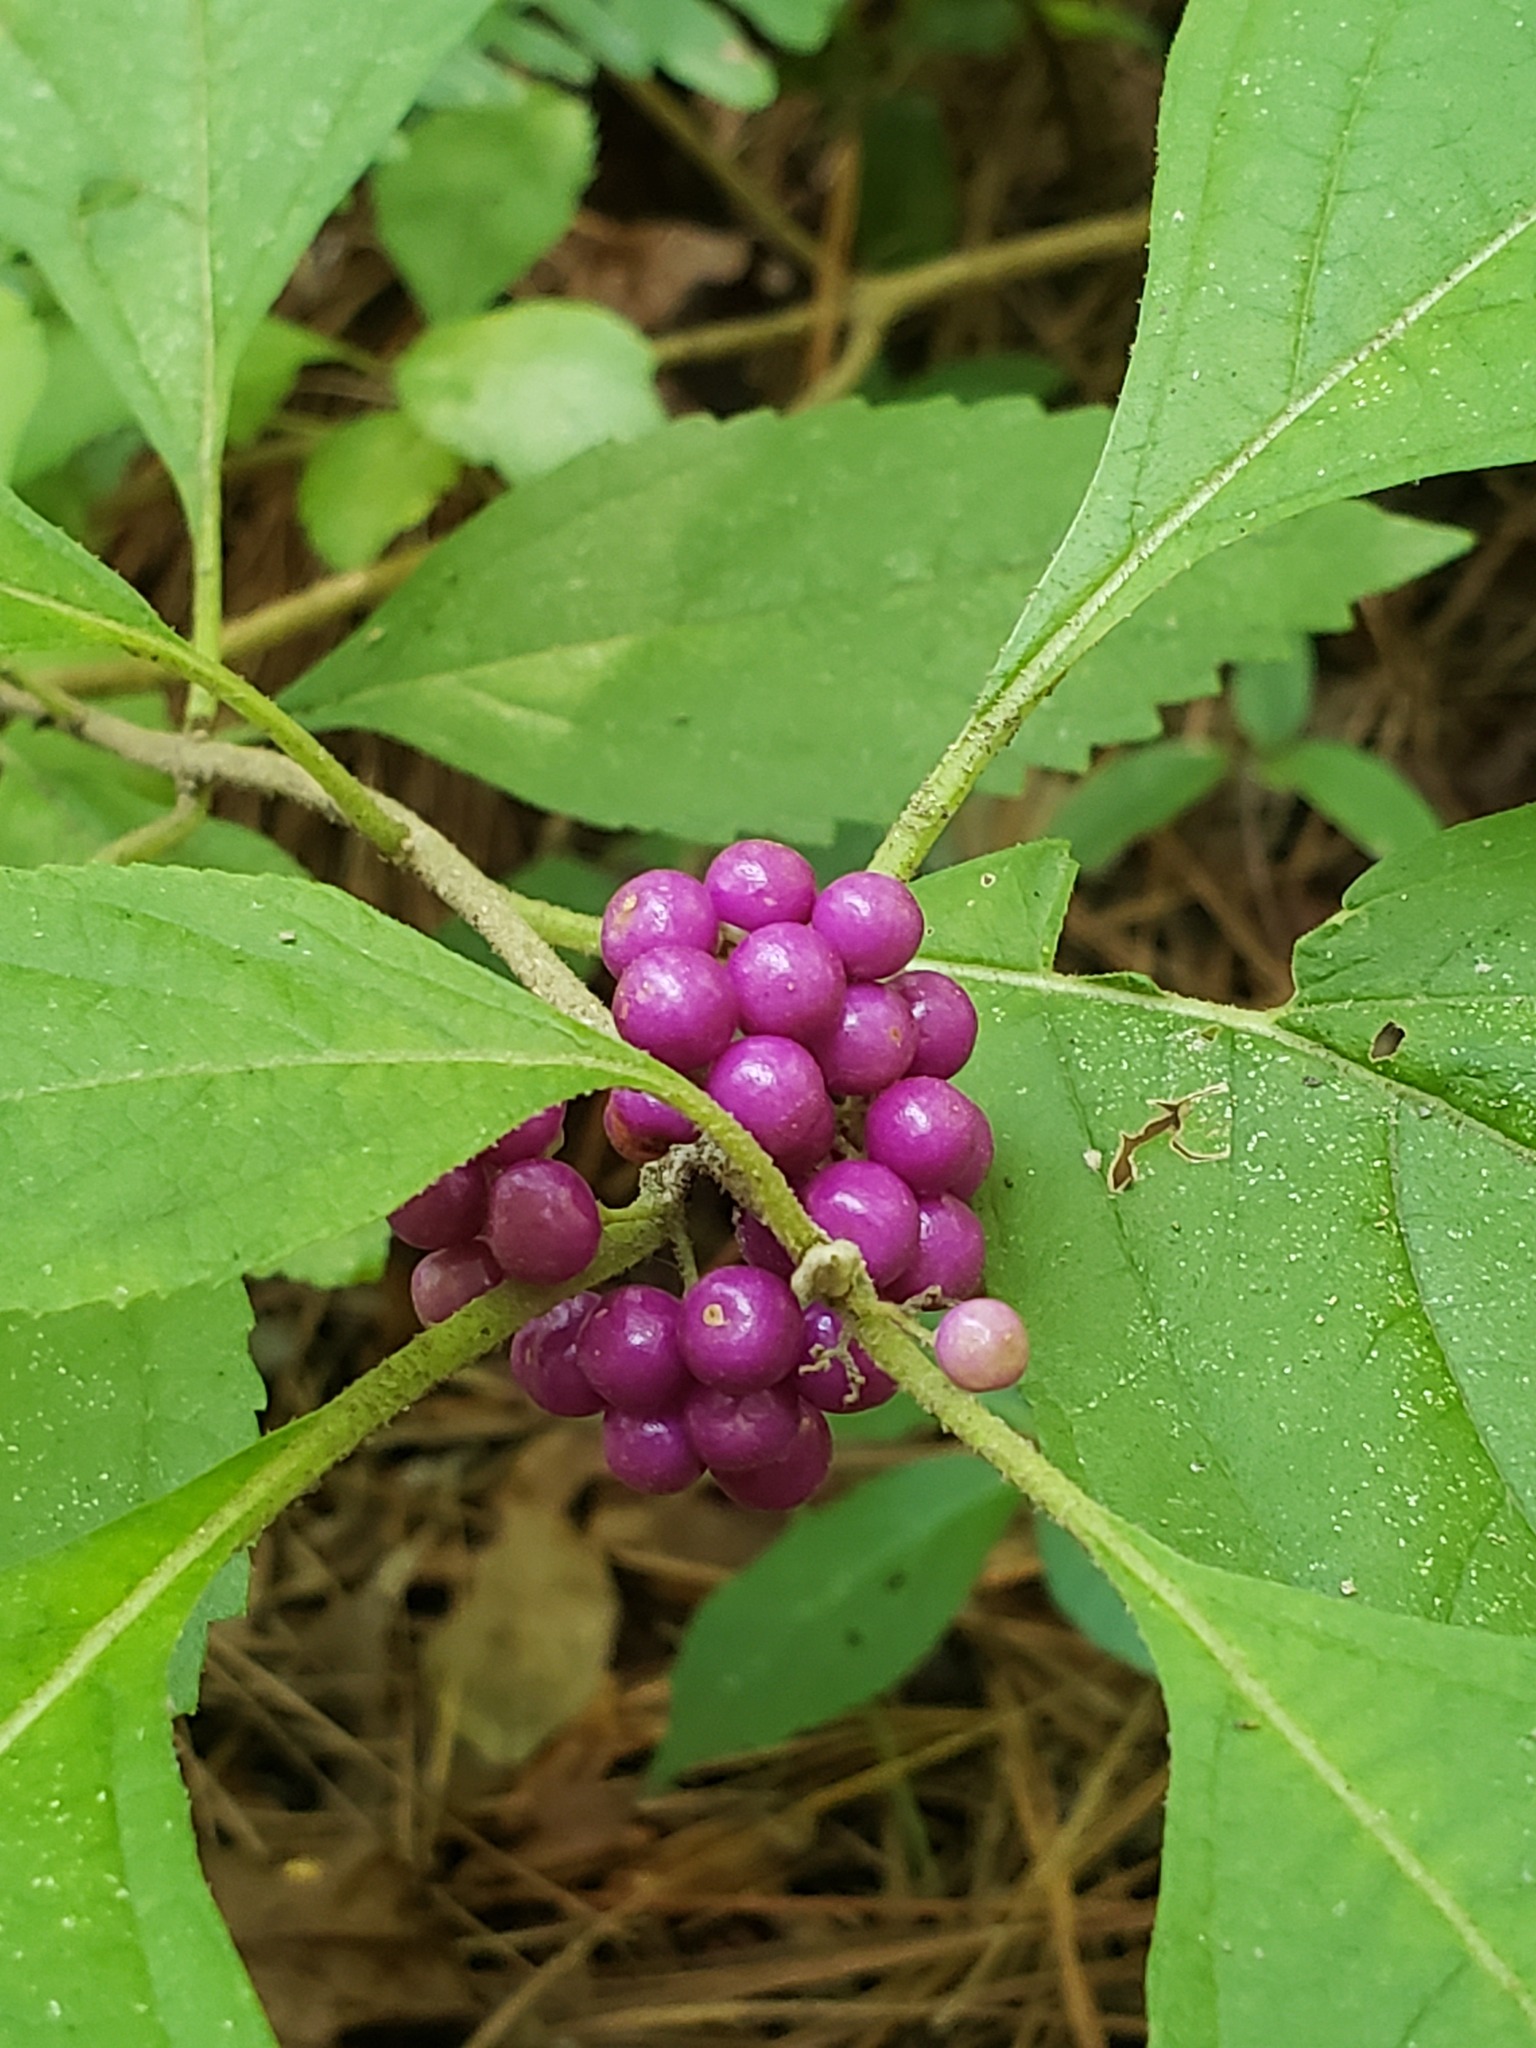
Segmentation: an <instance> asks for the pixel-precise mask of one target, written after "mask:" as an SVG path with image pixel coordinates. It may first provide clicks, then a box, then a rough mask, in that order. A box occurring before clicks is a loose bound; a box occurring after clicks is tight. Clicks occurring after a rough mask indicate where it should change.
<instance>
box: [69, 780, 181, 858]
mask: <svg viewBox="0 0 1536 2048" xmlns="http://www.w3.org/2000/svg"><path fill="white" fill-rule="evenodd" d="M207 815H208V799H207V796H206V795H194V794H193V793H192V792H191V791H190V790H182V791H181V792H180V793H179V794H178V795H177V798H176V801H175V803H174V804H172V806H171V808H170V809H169V810H168V811H162V812H161V814H160V816H159V817H158V818H151V819H150V820H149V822H148V823H147V824H144V825H136V826H135V827H134V828H133V830H132V831H131V832H124V833H123V834H122V835H121V837H119V838H117V839H114V840H112V841H111V842H110V844H109V845H106V846H101V847H98V848H97V850H96V851H95V853H93V854H92V855H91V859H92V861H93V862H98V863H100V864H101V865H103V866H112V867H127V866H129V864H130V863H131V862H133V861H136V860H159V859H160V858H161V857H162V856H163V855H165V854H167V853H174V852H175V850H176V848H177V847H178V846H180V845H181V844H182V842H183V840H186V839H190V838H191V836H192V834H193V833H194V832H195V831H196V830H197V828H198V826H199V825H201V824H202V822H203V820H204V819H205V818H206V817H207Z"/></svg>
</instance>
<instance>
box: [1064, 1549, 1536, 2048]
mask: <svg viewBox="0 0 1536 2048" xmlns="http://www.w3.org/2000/svg"><path fill="white" fill-rule="evenodd" d="M1085 1519H1087V1520H1091V1521H1092V1522H1093V1523H1094V1524H1095V1525H1096V1527H1095V1534H1096V1535H1097V1536H1098V1537H1099V1538H1100V1546H1099V1547H1100V1550H1101V1555H1102V1557H1103V1560H1104V1562H1105V1564H1106V1566H1107V1568H1108V1569H1109V1570H1110V1572H1111V1573H1112V1575H1113V1576H1114V1578H1115V1579H1116V1581H1117V1583H1118V1584H1119V1586H1120V1588H1121V1590H1122V1591H1123V1592H1124V1594H1125V1596H1126V1598H1127V1599H1128V1600H1129V1601H1130V1603H1131V1605H1132V1606H1133V1608H1134V1609H1135V1612H1136V1618H1137V1620H1138V1622H1139V1623H1140V1626H1141V1629H1142V1631H1143V1633H1144V1635H1145V1636H1146V1638H1147V1641H1148V1643H1149V1645H1150V1647H1151V1650H1152V1653H1153V1656H1154V1657H1155V1659H1156V1662H1157V1669H1158V1675H1159V1677H1160V1678H1161V1679H1162V1682H1163V1688H1164V1692H1165V1695H1166V1697H1167V1702H1168V1709H1169V1718H1170V1721H1171V1724H1172V1732H1171V1748H1172V1752H1173V1777H1172V1783H1171V1786H1170V1790H1169V1800H1168V1822H1167V1830H1166V1837H1165V1843H1164V1852H1163V1867H1162V1882H1161V1892H1160V1898H1159V1904H1158V1917H1157V1932H1156V1937H1155V1939H1154V1942H1153V1950H1152V1966H1151V1972H1150V1981H1149V1995H1150V2006H1151V2022H1152V2033H1153V2038H1154V2039H1162V2040H1167V2041H1170V2042H1178V2043H1180V2044H1183V2043H1190V2044H1194V2043H1201V2044H1204V2043H1215V2042H1217V2041H1219V2042H1220V2044H1221V2048H1274V2044H1275V2042H1276V2039H1277V2031H1276V2029H1277V2015H1283V2036H1284V2038H1285V2039H1286V2040H1295V2041H1297V2042H1302V2041H1304V2042H1306V2044H1307V2048H1405V2044H1407V2043H1410V2042H1411V2043H1414V2044H1418V2048H1439V2044H1445V2048H1451V2044H1461V2043H1464V2042H1473V2041H1475V2042H1477V2043H1478V2044H1479V2048H1522V2044H1524V2043H1526V2042H1528V2041H1529V2040H1530V2039H1531V2036H1532V2032H1533V2029H1536V1922H1533V1919H1532V1916H1531V1912H1530V1907H1529V1894H1530V1885H1531V1882H1532V1879H1531V1871H1532V1867H1533V1859H1536V1820H1533V1817H1532V1809H1531V1801H1530V1780H1531V1747H1532V1735H1531V1698H1532V1692H1533V1688H1536V1645H1533V1644H1532V1643H1531V1642H1530V1641H1529V1640H1523V1639H1512V1638H1510V1637H1508V1636H1499V1635H1494V1634H1490V1633H1487V1632H1485V1631H1482V1630H1477V1629H1448V1628H1444V1627H1440V1626H1436V1625H1435V1624H1433V1623H1430V1622H1426V1621H1422V1620H1410V1619H1406V1618H1403V1617H1400V1616H1396V1615H1383V1614H1374V1613H1372V1612H1370V1611H1369V1610H1368V1609H1366V1608H1363V1607H1361V1606H1359V1605H1358V1604H1356V1603H1353V1602H1350V1601H1347V1600H1338V1599H1332V1600H1330V1599H1323V1598H1320V1597H1319V1596H1317V1595H1315V1594H1303V1593H1298V1592H1295V1591H1292V1590H1290V1589H1289V1588H1286V1587H1281V1586H1273V1585H1266V1584H1262V1583H1260V1582H1258V1581H1255V1580H1253V1579H1249V1578H1239V1577H1236V1576H1233V1575H1231V1574H1229V1573H1226V1572H1220V1571H1215V1570H1212V1569H1210V1568H1208V1567H1203V1566H1200V1565H1197V1564H1193V1563H1191V1562H1190V1561H1189V1560H1188V1559H1186V1558H1182V1557H1179V1556H1176V1555H1175V1554H1174V1553H1172V1552H1171V1551H1168V1550H1165V1549H1164V1548H1163V1547H1162V1546H1161V1545H1159V1544H1157V1543H1155V1542H1154V1541H1152V1540H1151V1539H1149V1538H1148V1537H1147V1536H1146V1535H1145V1534H1143V1533H1142V1532H1141V1531H1139V1530H1132V1529H1128V1528H1126V1527H1125V1526H1124V1525H1123V1524H1121V1525H1117V1524H1115V1523H1114V1522H1113V1521H1112V1520H1109V1519H1108V1518H1101V1517H1100V1515H1099V1513H1098V1512H1097V1511H1096V1510H1091V1509H1089V1510H1086V1513H1085Z"/></svg>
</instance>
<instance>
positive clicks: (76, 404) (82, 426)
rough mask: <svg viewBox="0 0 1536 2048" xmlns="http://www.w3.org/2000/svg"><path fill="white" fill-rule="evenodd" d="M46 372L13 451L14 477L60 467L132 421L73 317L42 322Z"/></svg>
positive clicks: (27, 477) (18, 479)
mask: <svg viewBox="0 0 1536 2048" xmlns="http://www.w3.org/2000/svg"><path fill="white" fill-rule="evenodd" d="M43 332H44V334H45V336H46V338H47V344H48V373H47V376H46V377H45V378H44V380H43V390H42V396H41V397H40V398H39V399H38V401H37V404H36V406H35V407H34V408H33V411H32V414H31V416H30V418H29V419H28V421H27V424H26V428H25V431H24V432H23V434H22V437H21V445H20V447H19V448H18V449H17V451H16V466H15V471H14V477H15V481H16V482H17V483H18V484H25V483H28V482H30V481H31V479H32V478H34V477H38V476H42V475H44V474H46V473H47V472H48V471H49V470H53V469H58V468H60V467H62V465H63V464H64V463H66V462H68V461H69V459H70V458H71V456H74V455H78V454H79V452H80V451H81V449H82V448H85V447H88V446H89V444H90V443H91V442H92V441H99V440H101V439H102V438H103V437H104V436H105V435H107V434H115V433H117V432H119V430H120V429H122V428H124V427H131V426H132V425H133V411H132V408H131V407H130V406H129V404H128V402H127V400H126V399H125V398H124V397H123V395H122V393H121V392H120V391H119V390H118V388H117V386H116V385H115V384H114V383H113V382H112V379H111V378H110V377H109V376H108V375H107V373H106V371H105V370H104V369H103V368H102V366H101V359H100V357H99V356H98V355H97V354H96V352H95V350H94V349H93V348H92V347H91V345H90V343H89V342H88V341H87V340H86V338H85V336H84V335H83V334H82V333H81V332H80V330H79V328H78V327H76V326H75V324H74V322H73V321H72V320H67V319H65V318H64V317H63V316H62V315H55V316H54V317H53V318H52V319H50V320H46V321H44V323H43Z"/></svg>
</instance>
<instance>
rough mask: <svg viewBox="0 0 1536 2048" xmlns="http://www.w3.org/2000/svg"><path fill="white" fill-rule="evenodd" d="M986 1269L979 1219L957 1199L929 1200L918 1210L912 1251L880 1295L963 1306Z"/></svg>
mask: <svg viewBox="0 0 1536 2048" xmlns="http://www.w3.org/2000/svg"><path fill="white" fill-rule="evenodd" d="M986 1263H987V1234H986V1232H985V1231H984V1230H983V1229H982V1227H981V1219H980V1218H979V1217H978V1216H976V1215H974V1214H973V1213H972V1211H971V1210H969V1209H967V1207H966V1206H965V1204H964V1202H962V1201H961V1200H960V1199H959V1197H958V1196H956V1195H929V1196H927V1197H926V1198H925V1199H924V1200H923V1201H921V1202H919V1203H918V1205H917V1250H916V1252H915V1253H914V1255H913V1257H912V1261H911V1263H910V1264H909V1265H908V1266H906V1267H905V1268H904V1269H903V1270H902V1271H901V1272H900V1273H898V1274H897V1275H896V1278H895V1279H894V1280H893V1281H892V1282H891V1284H890V1286H889V1287H888V1288H887V1289H886V1290H885V1292H886V1294H887V1295H888V1297H889V1299H890V1300H892V1301H918V1300H921V1301H923V1302H924V1305H925V1306H937V1305H938V1304H939V1303H941V1302H946V1301H964V1300H965V1299H966V1297H967V1296H968V1295H972V1294H974V1293H975V1292H976V1290H977V1288H978V1287H979V1286H980V1285H981V1275H982V1269H983V1267H984V1266H985V1265H986Z"/></svg>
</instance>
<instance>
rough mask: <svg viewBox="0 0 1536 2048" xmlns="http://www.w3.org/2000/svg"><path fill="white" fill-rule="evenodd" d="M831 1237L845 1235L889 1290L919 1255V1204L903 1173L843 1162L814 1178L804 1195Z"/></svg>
mask: <svg viewBox="0 0 1536 2048" xmlns="http://www.w3.org/2000/svg"><path fill="white" fill-rule="evenodd" d="M800 1199H801V1201H802V1202H803V1203H804V1205H805V1213H806V1214H807V1215H808V1216H809V1217H810V1219H811V1221H812V1222H813V1223H815V1224H817V1225H819V1227H820V1228H821V1229H822V1230H824V1231H825V1232H826V1233H827V1235H828V1237H846V1238H849V1239H850V1240H851V1241H852V1242H853V1243H854V1244H856V1245H857V1246H858V1248H859V1250H860V1251H861V1252H862V1253H863V1254H864V1263H865V1265H866V1266H868V1268H869V1277H870V1279H871V1280H873V1281H874V1283H875V1285H876V1287H884V1286H886V1285H887V1284H888V1283H889V1282H890V1281H892V1280H894V1279H895V1278H896V1275H897V1274H898V1273H899V1272H901V1271H902V1269H903V1268H904V1267H905V1266H908V1265H910V1264H911V1262H912V1258H913V1255H914V1254H915V1253H916V1251H917V1200H916V1197H915V1196H914V1195H913V1193H912V1190H911V1189H910V1188H909V1187H908V1186H907V1184H906V1182H905V1181H904V1180H902V1178H901V1177H900V1175H899V1174H895V1173H892V1172H891V1170H890V1168H889V1167H886V1166H880V1165H878V1164H876V1163H875V1162H874V1161H872V1160H869V1159H840V1160H839V1161H838V1162H837V1163H836V1164H835V1165H833V1166H824V1167H823V1168H822V1169H821V1171H820V1172H819V1173H815V1174H812V1176H811V1178H810V1179H809V1180H808V1181H807V1182H806V1185H805V1191H804V1193H803V1194H802V1195H801V1197H800Z"/></svg>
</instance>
